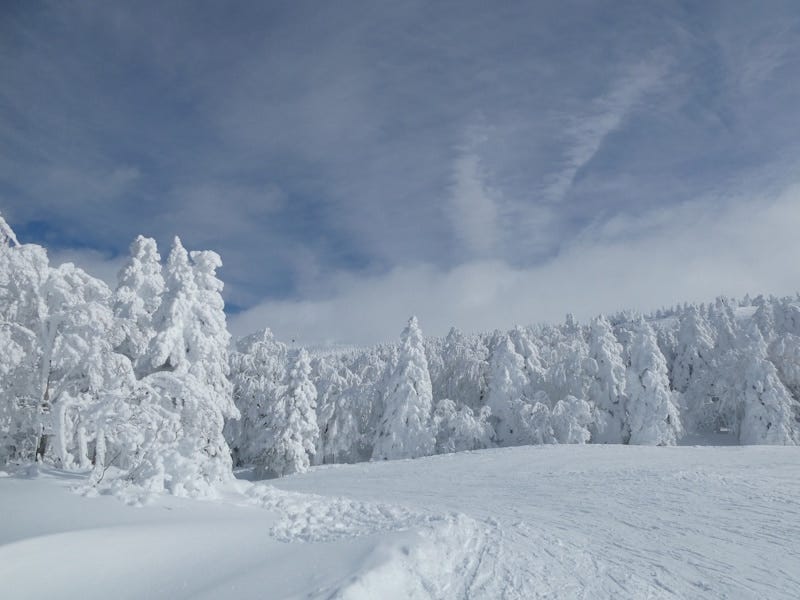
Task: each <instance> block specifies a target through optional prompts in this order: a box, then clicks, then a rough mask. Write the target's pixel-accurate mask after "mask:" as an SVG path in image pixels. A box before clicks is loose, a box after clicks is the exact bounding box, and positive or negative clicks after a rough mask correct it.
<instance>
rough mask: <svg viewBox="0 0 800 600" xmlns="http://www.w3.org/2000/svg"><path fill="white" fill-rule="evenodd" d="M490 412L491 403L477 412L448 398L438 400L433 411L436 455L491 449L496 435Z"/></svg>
mask: <svg viewBox="0 0 800 600" xmlns="http://www.w3.org/2000/svg"><path fill="white" fill-rule="evenodd" d="M490 413H491V411H490V409H489V407H488V406H484V407H483V408H482V409H481V411H480V412H479V413H478V414H477V415H476V414H475V413H473V412H472V410H471V409H470V408H469V407H468V406H464V405H460V406H459V405H457V404H456V403H455V402H453V401H452V400H450V399H447V398H445V399H442V400H439V402H438V403H437V404H436V410H435V411H434V413H433V422H434V425H435V427H436V431H437V433H436V452H437V454H446V453H450V452H461V451H464V450H478V449H480V448H489V447H490V446H491V445H492V436H493V434H494V430H493V429H492V426H491V424H490V423H489V415H490Z"/></svg>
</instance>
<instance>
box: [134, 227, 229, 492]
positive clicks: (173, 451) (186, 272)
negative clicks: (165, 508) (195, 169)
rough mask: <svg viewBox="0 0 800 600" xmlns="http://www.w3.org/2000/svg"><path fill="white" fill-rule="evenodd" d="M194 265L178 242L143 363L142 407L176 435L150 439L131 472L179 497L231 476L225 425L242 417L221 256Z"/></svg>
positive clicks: (197, 255) (198, 258)
mask: <svg viewBox="0 0 800 600" xmlns="http://www.w3.org/2000/svg"><path fill="white" fill-rule="evenodd" d="M192 261H193V263H194V265H192V263H190V261H189V255H188V253H187V252H186V250H185V249H184V247H183V246H182V244H181V242H180V239H178V238H177V237H176V238H175V241H174V244H173V247H172V250H171V251H170V255H169V258H168V259H167V268H166V290H165V292H164V295H163V297H162V301H161V304H160V306H159V308H158V310H157V311H156V313H155V315H154V318H153V323H154V327H155V329H156V335H155V336H154V337H153V339H152V340H151V343H150V347H149V349H148V353H147V355H146V362H145V361H143V364H149V369H150V371H151V372H150V373H149V374H148V375H146V376H145V377H144V378H142V380H141V381H140V386H141V387H142V388H143V389H144V390H145V391H144V392H143V398H144V400H142V401H141V403H140V406H141V409H142V410H144V411H148V414H150V415H151V416H152V419H153V421H154V422H156V423H160V425H158V426H156V427H155V429H156V430H157V431H159V432H162V433H163V432H165V431H168V432H169V433H168V434H163V435H162V434H159V435H158V436H153V437H151V438H150V439H149V440H148V444H146V445H145V446H144V447H143V448H142V450H141V452H140V453H139V462H140V464H139V465H136V467H135V468H133V469H132V470H131V479H132V480H133V481H134V482H135V483H137V484H140V485H145V486H149V487H151V488H155V489H158V488H159V487H164V488H166V489H168V490H169V491H170V492H171V493H173V494H177V495H186V494H189V495H198V494H206V493H213V488H214V486H215V484H217V483H219V482H222V481H225V480H228V479H230V478H231V477H232V471H231V466H232V462H231V455H230V450H229V448H228V445H227V443H226V441H225V438H224V436H223V427H224V421H225V418H226V417H227V418H238V416H239V412H238V410H237V409H236V406H235V405H234V403H233V398H232V388H231V384H230V381H229V380H228V377H227V375H228V368H229V366H228V354H227V352H228V350H227V349H228V342H229V340H230V334H229V333H228V331H227V328H226V326H225V313H224V302H223V300H222V296H221V291H222V282H221V281H220V280H219V279H217V277H216V269H217V268H218V267H219V266H221V264H222V261H221V260H220V258H219V256H218V255H217V254H216V253H215V252H193V253H192ZM164 457H166V458H164ZM154 465H155V466H154ZM148 478H151V479H148ZM152 478H155V479H152Z"/></svg>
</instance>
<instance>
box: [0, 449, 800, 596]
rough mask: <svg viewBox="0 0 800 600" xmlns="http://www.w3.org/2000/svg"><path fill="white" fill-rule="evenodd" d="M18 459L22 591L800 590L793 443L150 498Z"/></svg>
mask: <svg viewBox="0 0 800 600" xmlns="http://www.w3.org/2000/svg"><path fill="white" fill-rule="evenodd" d="M2 475H3V476H0V515H2V520H0V584H1V585H2V590H3V597H8V598H55V597H58V598H108V597H114V598H145V597H147V598H353V599H360V598H426V599H427V598H492V599H494V598H520V599H523V598H524V599H533V598H771V599H782V598H785V599H787V600H788V599H796V598H797V597H800V451H798V449H797V448H793V447H779V446H769V447H767V446H749V447H739V446H731V447H711V446H703V447H634V446H621V445H590V446H539V447H516V448H498V449H490V450H481V451H475V452H461V453H458V454H449V455H439V456H433V457H427V458H420V459H415V460H398V461H381V462H375V463H360V464H355V465H331V466H323V467H312V469H311V470H310V471H309V472H307V473H302V474H296V475H292V476H289V477H285V478H282V479H279V480H273V481H270V484H269V485H266V484H263V483H250V482H247V481H241V480H240V481H235V482H231V483H230V485H229V486H228V487H227V488H226V489H225V490H224V492H223V493H222V494H221V495H220V497H219V498H217V499H215V500H205V501H201V500H192V499H186V498H176V497H173V496H166V495H164V496H159V497H156V499H155V500H153V501H152V502H151V503H150V504H148V505H145V506H143V507H140V508H135V507H131V506H126V505H125V504H124V503H122V502H119V501H118V500H117V499H115V498H112V497H106V496H99V497H85V496H82V495H79V494H76V493H71V492H72V491H74V490H75V489H82V488H83V489H85V480H86V477H87V475H84V474H80V473H64V472H62V471H56V470H50V469H45V468H42V469H39V468H37V467H32V468H29V469H27V470H21V471H18V472H10V473H5V472H4V473H3V474H2ZM9 591H11V594H10V595H8V594H9Z"/></svg>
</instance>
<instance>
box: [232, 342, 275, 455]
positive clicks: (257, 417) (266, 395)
mask: <svg viewBox="0 0 800 600" xmlns="http://www.w3.org/2000/svg"><path fill="white" fill-rule="evenodd" d="M287 356H288V351H287V348H286V345H285V344H282V343H281V342H279V341H277V340H276V339H275V337H274V336H273V335H272V332H271V331H270V330H269V329H264V330H262V331H259V332H256V333H253V334H251V335H248V336H246V337H244V338H242V339H241V340H239V341H238V342H237V344H236V351H235V352H233V353H231V357H230V363H231V381H232V383H233V399H234V403H235V404H236V407H237V408H238V409H239V412H240V414H241V418H240V419H238V420H232V419H231V420H228V421H227V422H226V423H225V437H226V439H227V440H228V444H229V445H230V447H231V449H232V450H233V456H234V463H235V464H236V465H250V464H253V463H254V461H255V460H256V457H258V456H259V455H261V454H262V452H263V450H264V448H265V447H266V445H267V440H268V439H269V435H270V432H269V431H268V429H267V424H266V422H265V419H266V416H267V407H269V406H270V405H272V404H274V403H275V402H276V401H277V399H278V396H279V395H280V393H281V389H282V386H283V384H284V380H285V378H286V372H287V360H288V358H287Z"/></svg>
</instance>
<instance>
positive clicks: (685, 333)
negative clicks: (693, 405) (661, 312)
mask: <svg viewBox="0 0 800 600" xmlns="http://www.w3.org/2000/svg"><path fill="white" fill-rule="evenodd" d="M677 343H678V347H677V353H676V356H675V361H674V362H673V364H672V385H673V387H674V389H676V390H678V391H679V392H681V393H684V392H686V391H687V390H688V389H689V386H690V385H691V383H692V381H693V379H694V378H697V377H698V376H699V375H700V374H702V372H703V371H704V370H706V369H708V368H709V366H710V365H711V361H712V358H713V353H714V335H713V333H712V332H711V328H710V327H709V325H708V322H707V321H706V319H705V317H703V315H702V314H700V311H699V310H698V309H697V307H696V306H690V307H689V310H688V311H687V312H686V313H685V314H684V315H683V317H682V318H681V321H680V327H679V329H678V336H677Z"/></svg>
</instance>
